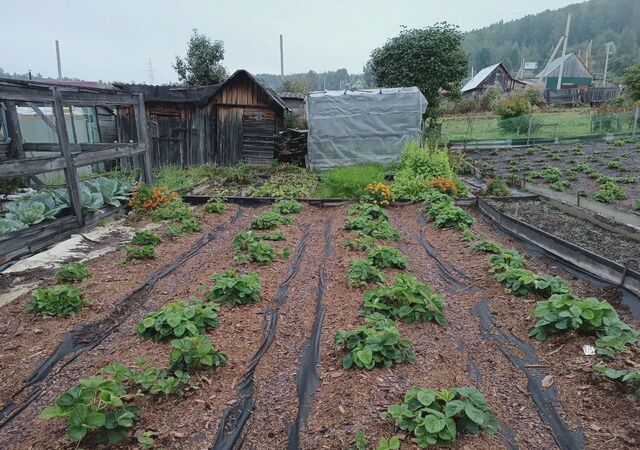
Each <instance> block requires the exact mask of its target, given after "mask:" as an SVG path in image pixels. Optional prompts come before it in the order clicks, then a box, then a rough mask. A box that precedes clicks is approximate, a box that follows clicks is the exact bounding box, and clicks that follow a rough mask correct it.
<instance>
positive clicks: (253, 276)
mask: <svg viewBox="0 0 640 450" xmlns="http://www.w3.org/2000/svg"><path fill="white" fill-rule="evenodd" d="M211 279H212V280H213V281H214V285H213V286H212V287H211V290H210V291H209V293H208V294H207V299H209V300H217V301H219V302H221V303H223V304H225V305H227V306H229V307H233V306H238V305H248V304H251V303H256V302H259V301H260V300H261V297H260V290H261V289H262V287H261V285H260V278H259V277H258V274H257V273H255V272H251V273H248V274H238V273H237V272H236V271H235V270H227V271H226V272H224V273H223V274H215V275H213V276H212V277H211Z"/></svg>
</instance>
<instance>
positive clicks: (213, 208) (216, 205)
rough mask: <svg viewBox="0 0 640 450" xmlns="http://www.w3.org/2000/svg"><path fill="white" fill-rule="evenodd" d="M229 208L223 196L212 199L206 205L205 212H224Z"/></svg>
mask: <svg viewBox="0 0 640 450" xmlns="http://www.w3.org/2000/svg"><path fill="white" fill-rule="evenodd" d="M226 208H227V205H226V203H225V201H224V200H223V199H221V198H216V199H211V200H209V201H207V203H206V204H205V205H204V212H206V213H209V214H222V213H223V212H224V210H225V209H226Z"/></svg>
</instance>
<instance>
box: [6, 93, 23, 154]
mask: <svg viewBox="0 0 640 450" xmlns="http://www.w3.org/2000/svg"><path fill="white" fill-rule="evenodd" d="M5 107H6V110H7V128H8V130H7V131H8V132H9V138H10V139H11V142H10V147H9V148H10V151H9V157H11V158H16V159H20V158H24V149H23V145H22V130H21V129H20V120H19V118H18V109H17V108H16V104H15V102H5Z"/></svg>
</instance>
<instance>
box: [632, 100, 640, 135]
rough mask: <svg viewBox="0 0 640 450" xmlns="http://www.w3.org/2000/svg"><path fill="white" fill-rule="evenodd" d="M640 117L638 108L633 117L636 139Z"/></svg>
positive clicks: (639, 108)
mask: <svg viewBox="0 0 640 450" xmlns="http://www.w3.org/2000/svg"><path fill="white" fill-rule="evenodd" d="M639 117H640V107H638V108H636V112H635V114H634V115H633V134H632V136H633V137H636V130H637V129H638V118H639Z"/></svg>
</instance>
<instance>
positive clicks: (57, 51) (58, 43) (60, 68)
mask: <svg viewBox="0 0 640 450" xmlns="http://www.w3.org/2000/svg"><path fill="white" fill-rule="evenodd" d="M56 58H57V60H58V80H62V63H61V62H60V41H58V40H57V39H56Z"/></svg>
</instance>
